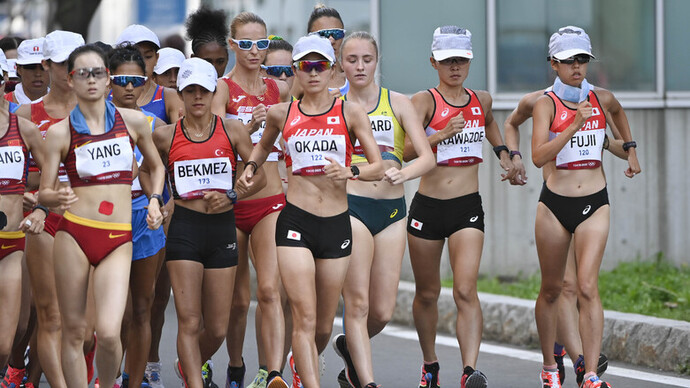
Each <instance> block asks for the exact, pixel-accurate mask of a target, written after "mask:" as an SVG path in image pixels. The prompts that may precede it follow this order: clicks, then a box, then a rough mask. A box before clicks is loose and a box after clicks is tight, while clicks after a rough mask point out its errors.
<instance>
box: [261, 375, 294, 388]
mask: <svg viewBox="0 0 690 388" xmlns="http://www.w3.org/2000/svg"><path fill="white" fill-rule="evenodd" d="M265 387H266V388H290V386H289V385H288V383H287V382H285V380H283V376H281V375H280V374H278V375H276V376H274V377H273V378H271V381H269V382H268V384H266V385H265Z"/></svg>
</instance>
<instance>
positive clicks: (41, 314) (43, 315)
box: [36, 307, 62, 333]
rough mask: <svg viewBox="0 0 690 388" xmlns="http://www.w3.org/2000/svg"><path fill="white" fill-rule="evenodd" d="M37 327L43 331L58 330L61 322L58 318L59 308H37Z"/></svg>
mask: <svg viewBox="0 0 690 388" xmlns="http://www.w3.org/2000/svg"><path fill="white" fill-rule="evenodd" d="M36 313H37V316H38V328H39V329H40V330H41V331H44V332H51V333H53V332H56V331H60V328H61V327H62V322H61V320H60V310H58V309H57V308H56V307H50V308H45V309H42V310H38V307H37V312H36Z"/></svg>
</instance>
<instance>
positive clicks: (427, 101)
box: [403, 90, 465, 162]
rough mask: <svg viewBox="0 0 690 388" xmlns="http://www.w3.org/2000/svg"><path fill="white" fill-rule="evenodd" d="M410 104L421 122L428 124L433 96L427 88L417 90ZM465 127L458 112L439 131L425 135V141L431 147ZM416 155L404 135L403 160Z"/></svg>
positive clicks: (432, 108)
mask: <svg viewBox="0 0 690 388" xmlns="http://www.w3.org/2000/svg"><path fill="white" fill-rule="evenodd" d="M412 105H414V107H415V109H416V110H417V114H418V115H419V117H420V118H421V119H422V122H423V123H424V125H428V123H429V121H431V116H432V115H433V113H434V98H433V96H432V95H431V93H429V91H427V90H423V91H421V92H417V93H416V94H415V95H414V96H412ZM464 127H465V118H464V117H463V115H462V112H461V113H460V114H458V115H457V116H455V117H453V118H452V119H450V120H449V121H448V125H446V127H445V128H443V129H442V130H440V131H436V132H435V133H434V134H432V135H431V136H428V137H427V141H428V142H429V145H430V146H431V147H435V146H437V145H438V143H440V142H442V141H444V140H446V139H449V138H451V137H453V136H455V135H456V134H458V133H460V132H462V129H463V128H464ZM417 156H418V155H417V154H416V152H415V151H414V146H413V145H412V143H411V142H410V140H409V139H408V138H407V136H406V137H405V150H404V152H403V160H404V161H406V162H409V161H410V160H412V159H414V158H416V157H417Z"/></svg>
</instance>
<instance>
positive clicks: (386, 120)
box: [355, 116, 395, 155]
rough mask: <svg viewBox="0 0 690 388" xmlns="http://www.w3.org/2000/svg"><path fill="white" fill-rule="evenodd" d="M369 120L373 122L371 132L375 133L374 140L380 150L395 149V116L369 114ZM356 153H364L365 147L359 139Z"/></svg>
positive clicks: (356, 144) (356, 143)
mask: <svg viewBox="0 0 690 388" xmlns="http://www.w3.org/2000/svg"><path fill="white" fill-rule="evenodd" d="M369 122H371V132H372V133H373V134H374V140H376V144H378V146H379V151H381V152H390V151H393V150H394V149H395V131H394V129H393V118H392V117H390V116H369ZM355 154H357V155H364V149H363V148H362V146H361V145H360V144H359V139H357V141H356V142H355Z"/></svg>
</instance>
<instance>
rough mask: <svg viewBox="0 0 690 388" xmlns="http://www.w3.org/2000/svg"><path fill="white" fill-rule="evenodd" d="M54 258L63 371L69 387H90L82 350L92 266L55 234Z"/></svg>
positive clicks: (69, 241) (65, 237) (66, 237)
mask: <svg viewBox="0 0 690 388" xmlns="http://www.w3.org/2000/svg"><path fill="white" fill-rule="evenodd" d="M53 258H54V259H53V262H54V264H55V286H56V290H57V297H58V305H59V307H60V317H61V319H62V340H61V345H62V371H63V373H64V376H65V383H66V384H67V386H68V387H78V388H83V387H85V386H87V382H86V363H85V362H84V350H83V347H84V335H85V333H86V331H87V326H88V325H87V322H86V304H87V297H88V296H87V294H88V291H87V290H88V287H89V274H90V272H91V264H89V261H88V260H87V259H86V255H84V252H83V251H82V250H81V248H80V247H79V245H78V244H77V242H76V241H74V238H72V236H70V235H69V234H67V233H66V232H62V231H58V232H57V233H56V234H55V244H54V245H53ZM118 340H119V339H118Z"/></svg>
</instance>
